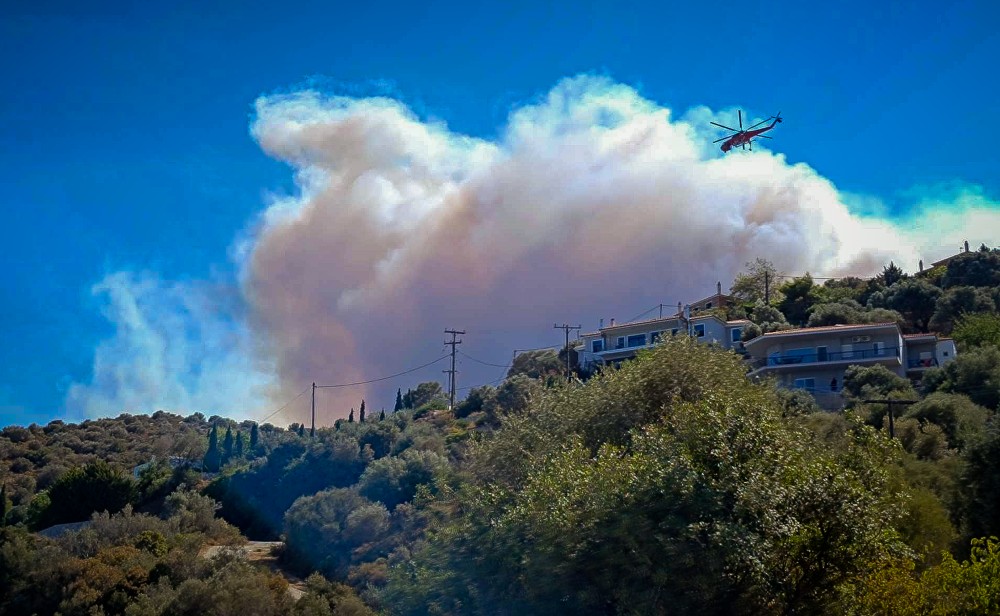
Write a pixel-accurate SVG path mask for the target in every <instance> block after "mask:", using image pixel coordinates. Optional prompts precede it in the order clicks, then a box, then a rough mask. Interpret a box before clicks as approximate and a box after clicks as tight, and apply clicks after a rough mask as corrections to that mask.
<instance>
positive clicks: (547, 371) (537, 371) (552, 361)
mask: <svg viewBox="0 0 1000 616" xmlns="http://www.w3.org/2000/svg"><path fill="white" fill-rule="evenodd" d="M564 372H565V363H561V362H560V361H559V354H558V353H556V352H555V351H553V350H552V349H545V350H542V351H525V352H524V353H521V354H519V355H518V356H517V357H515V358H514V361H513V362H512V363H511V366H510V369H509V370H508V371H507V378H511V377H512V376H516V375H518V374H523V375H525V376H526V377H528V378H530V379H541V378H546V377H559V376H561V375H562V374H563V373H564Z"/></svg>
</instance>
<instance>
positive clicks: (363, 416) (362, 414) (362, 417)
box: [358, 398, 365, 423]
mask: <svg viewBox="0 0 1000 616" xmlns="http://www.w3.org/2000/svg"><path fill="white" fill-rule="evenodd" d="M358 421H360V422H361V423H365V401H364V399H363V398H362V400H361V416H360V418H359V419H358Z"/></svg>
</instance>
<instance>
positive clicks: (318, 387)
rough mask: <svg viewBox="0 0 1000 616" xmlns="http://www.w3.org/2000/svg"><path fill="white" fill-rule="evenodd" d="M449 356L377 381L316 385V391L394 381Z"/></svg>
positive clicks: (443, 356)
mask: <svg viewBox="0 0 1000 616" xmlns="http://www.w3.org/2000/svg"><path fill="white" fill-rule="evenodd" d="M450 356H451V355H450V354H448V355H442V356H441V357H438V358H437V359H435V360H434V361H429V362H427V363H426V364H422V365H420V366H417V367H416V368H410V369H409V370H404V371H403V372H397V373H396V374H390V375H389V376H383V377H379V378H377V379H369V380H367V381H355V382H353V383H337V384H336V385H317V386H316V389H336V388H338V387H353V386H355V385H367V384H368V383H378V382H379V381H388V380H389V379H394V378H396V377H397V376H403V375H404V374H410V373H411V372H416V371H417V370H420V369H423V368H426V367H427V366H432V365H434V364H436V363H438V362H439V361H441V360H442V359H446V358H448V357H450Z"/></svg>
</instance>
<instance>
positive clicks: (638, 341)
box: [628, 334, 646, 348]
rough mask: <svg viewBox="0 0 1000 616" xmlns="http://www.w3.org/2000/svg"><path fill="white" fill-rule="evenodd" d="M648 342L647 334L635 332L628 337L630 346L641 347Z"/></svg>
mask: <svg viewBox="0 0 1000 616" xmlns="http://www.w3.org/2000/svg"><path fill="white" fill-rule="evenodd" d="M644 344H646V334H634V335H632V336H629V337H628V346H629V347H630V348H631V347H640V346H643V345H644Z"/></svg>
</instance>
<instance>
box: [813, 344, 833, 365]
mask: <svg viewBox="0 0 1000 616" xmlns="http://www.w3.org/2000/svg"><path fill="white" fill-rule="evenodd" d="M828 359H830V357H829V354H828V353H827V352H826V347H825V346H820V347H816V361H826V360H828Z"/></svg>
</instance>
